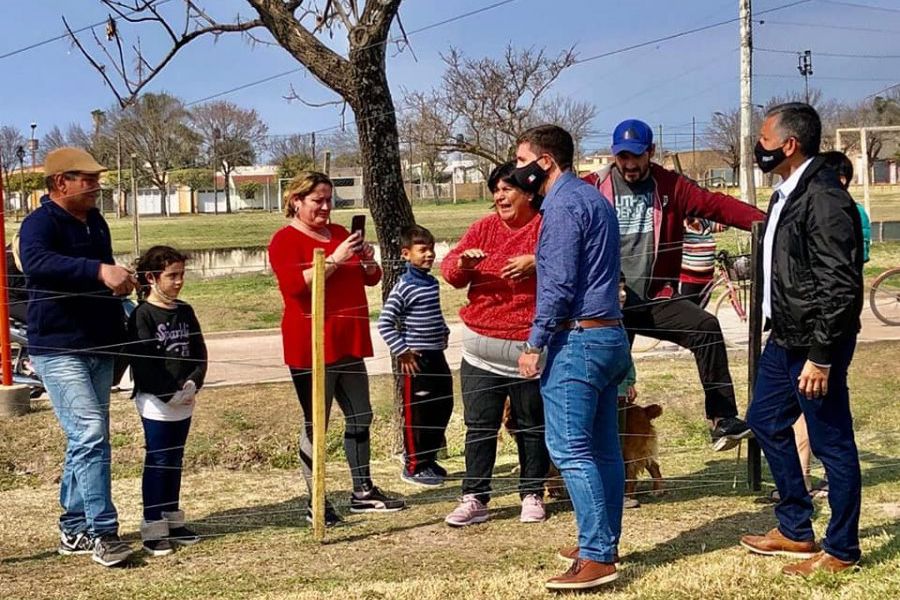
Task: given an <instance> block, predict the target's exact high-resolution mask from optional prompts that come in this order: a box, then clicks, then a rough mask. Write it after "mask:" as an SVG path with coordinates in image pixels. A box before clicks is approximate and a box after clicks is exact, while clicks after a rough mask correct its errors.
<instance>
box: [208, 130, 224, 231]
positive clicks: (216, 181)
mask: <svg viewBox="0 0 900 600" xmlns="http://www.w3.org/2000/svg"><path fill="white" fill-rule="evenodd" d="M212 134H213V160H212V176H213V214H216V215H217V214H219V177H218V175H216V172H217V171H218V170H219V159H218V157H217V156H216V152H217V151H218V140H219V138H220V137H222V131H221V130H220V129H219V128H218V127H213V130H212ZM225 183H226V184H227V183H228V182H227V181H226V182H225Z"/></svg>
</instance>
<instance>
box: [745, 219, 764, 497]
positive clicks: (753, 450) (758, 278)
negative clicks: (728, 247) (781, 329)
mask: <svg viewBox="0 0 900 600" xmlns="http://www.w3.org/2000/svg"><path fill="white" fill-rule="evenodd" d="M762 236H763V223H762V222H761V221H757V222H756V223H754V224H753V229H752V237H751V241H750V244H751V245H750V248H751V250H750V252H751V255H750V256H751V260H752V264H753V271H752V278H751V280H750V340H749V348H748V352H747V371H748V377H747V386H748V390H747V409H748V410H749V408H750V404H751V403H752V402H753V388H754V386H755V385H756V372H757V366H758V365H759V356H760V353H761V351H762V348H761V347H762V328H763V322H762V321H763V316H762V297H763V269H762ZM747 483H748V485H749V486H750V489H751V490H753V491H756V492H758V491H759V490H760V489H762V452H761V451H760V448H759V443H758V442H757V441H756V439H751V440H749V441H748V443H747Z"/></svg>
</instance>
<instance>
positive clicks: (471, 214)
mask: <svg viewBox="0 0 900 600" xmlns="http://www.w3.org/2000/svg"><path fill="white" fill-rule="evenodd" d="M489 209H490V205H489V204H488V202H486V201H484V202H483V201H480V200H479V201H471V202H461V203H459V204H456V205H454V204H440V205H435V204H416V205H415V206H414V207H413V212H414V213H415V215H416V219H417V220H418V222H419V223H420V224H421V225H424V226H425V227H428V228H429V229H430V230H431V232H432V233H434V236H435V238H436V239H438V240H439V241H453V240H458V239H459V238H460V237H461V236H462V234H463V233H464V232H465V230H466V229H467V228H468V227H469V225H471V224H472V223H473V222H474V221H475V220H477V219H479V218H481V217H482V216H484V215H486V214H488V210H489ZM361 213H365V214H367V215H368V214H369V211H368V209H341V210H336V211H334V213H332V214H333V217H334V221H335V222H336V223H340V224H341V225H344V226H345V227H349V226H350V219H351V218H352V217H353V215H355V214H361ZM107 222H108V223H109V227H110V233H111V235H112V240H113V251H114V252H116V253H126V252H131V250H132V248H133V242H132V239H133V231H134V229H133V224H132V220H131V218H130V217H126V218H122V219H116V218H115V217H113V216H110V215H107ZM285 224H287V219H286V218H285V217H284V215H283V214H281V213H268V212H262V211H258V212H257V211H254V212H242V213H233V214H230V215H226V214H222V215H206V214H204V215H178V216H173V217H141V219H140V232H141V248H144V249H146V248H148V247H150V246H152V245H154V244H168V245H172V246H175V247H176V248H179V249H183V250H200V249H214V248H245V247H258V246H266V245H268V243H269V239H270V238H271V237H272V234H274V233H275V231H277V230H278V229H279V228H280V227H283V226H284V225H285ZM18 227H19V223H16V222H12V223H7V227H6V229H7V231H6V234H7V236H11V235H12V234H13V233H14V232H15V231H17V230H18ZM366 237H367V239H370V240H375V239H376V236H375V226H374V221H373V219H372V217H371V215H369V218H368V219H366Z"/></svg>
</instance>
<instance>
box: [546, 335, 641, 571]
mask: <svg viewBox="0 0 900 600" xmlns="http://www.w3.org/2000/svg"><path fill="white" fill-rule="evenodd" d="M630 364H631V359H630V356H629V347H628V337H627V335H626V333H625V330H624V329H622V328H621V327H598V328H595V329H572V330H565V331H560V332H558V333H556V334H555V335H554V336H553V337H552V338H551V339H550V343H549V345H548V351H547V366H546V367H545V368H544V373H543V375H542V377H541V394H542V395H543V397H544V415H545V421H546V438H547V449H548V450H549V451H550V458H551V459H552V460H553V462H554V463H555V464H556V466H557V468H558V469H559V471H560V473H562V476H563V479H565V482H566V489H568V491H569V496H570V497H571V498H572V505H573V506H574V508H575V519H576V521H577V522H578V555H579V556H580V557H581V558H586V559H590V560H594V561H597V562H604V563H611V562H613V555H615V554H616V553H617V552H618V543H619V537H620V536H621V534H622V499H623V494H624V492H625V465H624V463H623V462H622V451H621V449H620V447H619V430H618V417H617V414H616V411H617V406H616V386H617V385H618V384H619V382H620V381H621V380H622V378H623V377H624V376H625V374H626V372H627V371H628V367H629V365H630Z"/></svg>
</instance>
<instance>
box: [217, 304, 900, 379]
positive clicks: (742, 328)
mask: <svg viewBox="0 0 900 600" xmlns="http://www.w3.org/2000/svg"><path fill="white" fill-rule="evenodd" d="M862 320H863V329H862V332H861V333H860V336H859V340H860V342H873V341H882V340H900V327H888V326H886V325H884V324H882V323H881V321H879V320H878V319H877V318H875V316H874V315H873V314H872V312H871V311H870V310H869V309H868V307H867V308H866V309H865V310H864V311H863V316H862ZM720 323H721V324H722V330H723V332H724V335H725V337H726V339H729V340H734V341H736V342H739V341H743V340H746V337H747V333H746V324H742V323H741V322H740V320H739V319H738V318H737V315H735V314H734V312H733V311H731V310H726V311H725V313H724V314H723V315H720ZM462 331H463V325H462V324H461V323H451V324H450V346H449V347H448V349H447V361H448V362H449V363H450V368H452V369H456V368H459V363H460V359H461V356H462ZM371 332H372V344H373V347H374V350H375V355H374V356H373V357H372V358H369V359H366V366H367V367H368V369H369V373H371V374H373V375H374V374H385V373H390V371H391V360H390V354H389V352H388V349H387V346H386V345H385V344H384V342H382V340H381V337H380V336H379V335H378V332H377V331H376V329H375V325H374V324H372V325H371ZM206 343H207V346H208V348H209V359H210V363H209V374H208V375H207V385H210V386H214V385H237V384H247V383H264V382H272V381H289V380H290V377H289V375H288V371H287V367H285V366H284V362H283V357H282V348H281V333H280V331H278V330H263V331H241V332H230V333H226V334H212V335H210V336H209V337H208V338H207V342H206ZM676 353H683V354H685V355H687V351H685V350H682V349H680V348H678V347H677V346H675V345H673V344H668V343H662V344H660V345H659V346H657V348H656V349H655V350H653V351H651V352H646V353H637V354H635V358H636V359H637V360H640V359H641V358H643V357H651V356H660V355H665V356H671V355H673V354H676Z"/></svg>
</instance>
